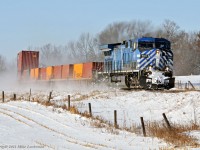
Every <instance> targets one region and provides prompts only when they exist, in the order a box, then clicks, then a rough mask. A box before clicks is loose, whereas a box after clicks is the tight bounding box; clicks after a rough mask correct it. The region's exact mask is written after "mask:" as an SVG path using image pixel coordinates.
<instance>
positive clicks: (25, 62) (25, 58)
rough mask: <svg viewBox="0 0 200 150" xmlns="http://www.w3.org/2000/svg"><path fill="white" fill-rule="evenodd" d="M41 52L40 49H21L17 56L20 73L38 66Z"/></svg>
mask: <svg viewBox="0 0 200 150" xmlns="http://www.w3.org/2000/svg"><path fill="white" fill-rule="evenodd" d="M38 66H39V52H38V51H21V52H19V53H18V56H17V69H18V73H19V74H22V72H23V70H28V69H32V68H38Z"/></svg>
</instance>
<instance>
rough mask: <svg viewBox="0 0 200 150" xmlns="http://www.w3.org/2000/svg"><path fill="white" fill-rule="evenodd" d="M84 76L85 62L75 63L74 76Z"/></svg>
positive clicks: (76, 77)
mask: <svg viewBox="0 0 200 150" xmlns="http://www.w3.org/2000/svg"><path fill="white" fill-rule="evenodd" d="M82 76H83V64H74V73H73V78H75V79H80V78H82Z"/></svg>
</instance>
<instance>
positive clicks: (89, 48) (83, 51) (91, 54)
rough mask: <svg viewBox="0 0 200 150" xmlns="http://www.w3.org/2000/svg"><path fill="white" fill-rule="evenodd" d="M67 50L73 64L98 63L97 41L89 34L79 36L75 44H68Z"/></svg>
mask: <svg viewBox="0 0 200 150" xmlns="http://www.w3.org/2000/svg"><path fill="white" fill-rule="evenodd" d="M67 50H68V52H70V57H71V59H73V62H75V63H80V62H89V61H99V49H98V42H97V39H96V38H94V37H93V36H92V35H90V34H89V33H83V34H81V35H80V38H79V39H78V41H76V42H72V41H71V42H69V43H68V46H67Z"/></svg>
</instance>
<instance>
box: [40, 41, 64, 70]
mask: <svg viewBox="0 0 200 150" xmlns="http://www.w3.org/2000/svg"><path fill="white" fill-rule="evenodd" d="M38 49H39V51H40V56H41V57H40V62H41V64H42V65H43V66H53V65H59V64H62V63H63V59H64V58H63V48H62V47H61V46H54V45H52V44H46V45H44V46H42V47H40V48H38Z"/></svg>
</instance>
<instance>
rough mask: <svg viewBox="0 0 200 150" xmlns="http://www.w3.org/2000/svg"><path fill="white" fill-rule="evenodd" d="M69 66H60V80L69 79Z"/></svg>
mask: <svg viewBox="0 0 200 150" xmlns="http://www.w3.org/2000/svg"><path fill="white" fill-rule="evenodd" d="M69 66H70V65H62V66H61V72H62V73H61V78H62V79H67V78H69V68H70V67H69Z"/></svg>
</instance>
